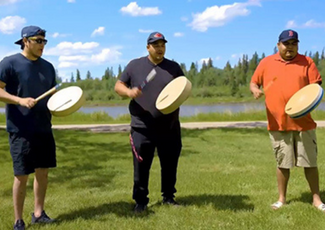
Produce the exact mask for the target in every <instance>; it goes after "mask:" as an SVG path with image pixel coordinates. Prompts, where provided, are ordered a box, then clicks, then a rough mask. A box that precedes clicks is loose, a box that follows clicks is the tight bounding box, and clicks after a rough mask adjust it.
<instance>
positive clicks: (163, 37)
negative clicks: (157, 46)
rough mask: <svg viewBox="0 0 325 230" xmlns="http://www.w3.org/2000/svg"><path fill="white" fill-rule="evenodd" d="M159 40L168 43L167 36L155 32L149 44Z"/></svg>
mask: <svg viewBox="0 0 325 230" xmlns="http://www.w3.org/2000/svg"><path fill="white" fill-rule="evenodd" d="M159 40H163V41H164V42H165V43H167V40H166V39H165V36H164V35H163V34H162V33H159V32H153V33H151V34H150V35H149V37H148V40H147V43H148V44H151V43H154V42H156V41H159Z"/></svg>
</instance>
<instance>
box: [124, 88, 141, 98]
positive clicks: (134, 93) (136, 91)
mask: <svg viewBox="0 0 325 230" xmlns="http://www.w3.org/2000/svg"><path fill="white" fill-rule="evenodd" d="M141 94H142V92H141V90H140V89H138V87H134V88H132V89H129V90H128V92H127V95H128V97H130V98H132V99H133V98H137V97H139V96H140V95H141Z"/></svg>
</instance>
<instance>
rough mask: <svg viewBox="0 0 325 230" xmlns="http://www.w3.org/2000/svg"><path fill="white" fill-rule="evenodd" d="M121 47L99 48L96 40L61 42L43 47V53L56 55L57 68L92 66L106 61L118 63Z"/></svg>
mask: <svg viewBox="0 0 325 230" xmlns="http://www.w3.org/2000/svg"><path fill="white" fill-rule="evenodd" d="M120 49H121V47H110V48H100V47H99V43H96V42H86V43H81V42H76V43H71V42H61V43H59V44H58V45H57V46H55V47H52V48H49V49H48V50H47V49H45V52H44V55H47V56H58V64H57V66H58V68H59V69H68V68H71V67H85V66H94V65H101V64H107V63H119V62H120V61H121V60H120V58H121V56H122V53H121V52H120V51H119V50H120Z"/></svg>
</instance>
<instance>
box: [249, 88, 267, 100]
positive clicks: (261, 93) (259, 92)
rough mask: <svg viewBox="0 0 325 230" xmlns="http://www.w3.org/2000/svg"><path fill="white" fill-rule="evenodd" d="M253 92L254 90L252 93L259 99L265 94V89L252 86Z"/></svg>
mask: <svg viewBox="0 0 325 230" xmlns="http://www.w3.org/2000/svg"><path fill="white" fill-rule="evenodd" d="M251 92H252V94H253V96H254V98H255V99H259V98H260V97H262V96H263V94H264V93H263V91H262V90H260V89H258V88H252V89H251Z"/></svg>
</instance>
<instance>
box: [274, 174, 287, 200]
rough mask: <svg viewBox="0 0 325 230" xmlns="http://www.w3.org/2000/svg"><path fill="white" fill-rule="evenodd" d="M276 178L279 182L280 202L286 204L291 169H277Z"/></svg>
mask: <svg viewBox="0 0 325 230" xmlns="http://www.w3.org/2000/svg"><path fill="white" fill-rule="evenodd" d="M276 176H277V181H278V192H279V199H278V201H280V202H281V203H283V204H285V203H286V195H287V187H288V181H289V177H290V169H284V168H277V170H276Z"/></svg>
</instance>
